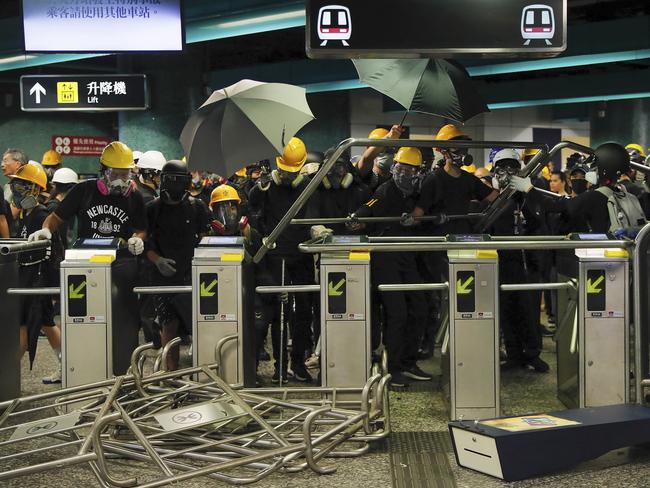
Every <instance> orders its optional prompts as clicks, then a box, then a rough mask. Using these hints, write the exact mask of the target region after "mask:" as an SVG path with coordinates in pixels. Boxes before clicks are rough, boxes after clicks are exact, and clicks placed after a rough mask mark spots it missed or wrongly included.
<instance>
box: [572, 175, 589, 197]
mask: <svg viewBox="0 0 650 488" xmlns="http://www.w3.org/2000/svg"><path fill="white" fill-rule="evenodd" d="M587 184H588V182H587V180H585V179H584V178H576V179H572V180H571V188H573V191H574V193H575V194H576V195H580V194H581V193H584V192H586V191H587Z"/></svg>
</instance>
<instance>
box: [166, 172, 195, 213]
mask: <svg viewBox="0 0 650 488" xmlns="http://www.w3.org/2000/svg"><path fill="white" fill-rule="evenodd" d="M190 184H191V177H190V175H188V174H174V173H167V174H166V173H163V174H162V176H161V178H160V198H161V199H162V201H163V202H165V203H166V204H168V205H178V204H179V203H181V202H182V201H183V200H185V199H186V198H187V196H188V189H189V186H190Z"/></svg>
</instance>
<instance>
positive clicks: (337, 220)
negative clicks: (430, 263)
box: [291, 193, 557, 225]
mask: <svg viewBox="0 0 650 488" xmlns="http://www.w3.org/2000/svg"><path fill="white" fill-rule="evenodd" d="M553 195H555V196H557V195H556V194H555V193H553ZM482 217H483V214H480V213H469V214H465V215H445V214H436V215H424V216H422V217H414V218H413V219H414V220H415V221H416V222H432V221H433V222H436V221H445V222H449V221H455V220H472V219H480V218H482ZM401 220H402V217H399V216H397V217H327V218H321V219H292V220H291V225H325V224H347V223H349V222H354V223H359V224H365V223H368V224H372V223H382V222H400V221H401Z"/></svg>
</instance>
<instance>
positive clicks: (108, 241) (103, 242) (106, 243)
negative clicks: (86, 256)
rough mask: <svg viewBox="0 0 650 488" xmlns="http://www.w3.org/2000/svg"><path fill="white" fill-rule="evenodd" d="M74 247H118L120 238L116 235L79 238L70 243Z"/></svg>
mask: <svg viewBox="0 0 650 488" xmlns="http://www.w3.org/2000/svg"><path fill="white" fill-rule="evenodd" d="M72 247H73V248H74V249H120V248H121V247H123V246H122V243H121V239H119V238H117V237H106V238H103V237H102V238H90V239H85V238H79V239H77V240H76V241H75V242H74V244H73V245H72Z"/></svg>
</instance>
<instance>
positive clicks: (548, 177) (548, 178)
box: [542, 166, 551, 181]
mask: <svg viewBox="0 0 650 488" xmlns="http://www.w3.org/2000/svg"><path fill="white" fill-rule="evenodd" d="M542 176H543V177H544V179H545V180H546V181H551V170H550V169H549V167H548V166H544V167H543V168H542Z"/></svg>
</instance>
